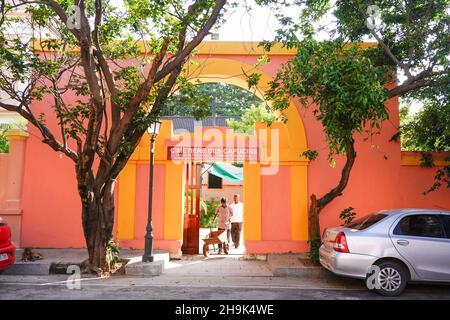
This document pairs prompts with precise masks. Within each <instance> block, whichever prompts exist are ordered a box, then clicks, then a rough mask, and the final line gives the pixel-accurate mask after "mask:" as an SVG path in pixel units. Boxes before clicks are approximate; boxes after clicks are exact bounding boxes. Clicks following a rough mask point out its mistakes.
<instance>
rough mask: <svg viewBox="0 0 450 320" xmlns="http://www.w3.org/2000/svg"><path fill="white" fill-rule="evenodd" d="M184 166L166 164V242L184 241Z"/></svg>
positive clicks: (171, 163)
mask: <svg viewBox="0 0 450 320" xmlns="http://www.w3.org/2000/svg"><path fill="white" fill-rule="evenodd" d="M184 168H185V165H184V164H175V163H173V162H172V161H167V162H166V170H165V174H166V177H165V180H166V181H165V190H164V240H182V239H183V203H184V171H185V170H184Z"/></svg>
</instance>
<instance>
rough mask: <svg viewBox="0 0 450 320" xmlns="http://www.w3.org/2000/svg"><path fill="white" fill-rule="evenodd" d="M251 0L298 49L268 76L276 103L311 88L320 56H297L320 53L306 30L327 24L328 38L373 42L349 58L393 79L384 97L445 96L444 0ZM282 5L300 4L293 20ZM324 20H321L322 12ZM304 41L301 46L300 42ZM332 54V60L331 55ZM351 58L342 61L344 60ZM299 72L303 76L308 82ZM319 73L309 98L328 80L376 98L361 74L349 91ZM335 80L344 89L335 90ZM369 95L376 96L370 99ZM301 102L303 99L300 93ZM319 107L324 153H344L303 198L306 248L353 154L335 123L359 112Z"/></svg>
mask: <svg viewBox="0 0 450 320" xmlns="http://www.w3.org/2000/svg"><path fill="white" fill-rule="evenodd" d="M258 2H259V3H260V4H263V5H270V6H272V7H273V8H274V9H275V10H278V11H277V13H276V15H277V17H278V18H279V21H280V25H281V27H280V29H279V30H277V36H276V38H275V40H276V41H281V42H282V43H283V44H284V45H285V46H287V47H289V48H298V50H299V54H298V55H297V56H296V57H295V58H294V59H293V61H294V62H291V63H289V64H287V66H284V67H283V69H282V72H281V73H282V75H284V76H281V78H280V77H278V80H280V79H281V80H282V81H281V83H278V84H275V88H273V89H272V92H271V93H270V98H272V99H276V100H279V101H281V102H280V103H279V106H280V107H281V108H282V107H283V105H285V104H286V101H284V99H287V97H286V95H285V94H286V93H288V96H294V97H295V96H298V97H299V98H302V97H306V96H308V95H310V94H311V93H313V94H314V91H313V92H311V89H314V87H315V85H314V83H315V81H317V79H322V78H321V77H320V74H319V75H316V74H315V71H316V70H317V69H318V68H319V69H320V68H322V67H321V61H318V60H317V59H316V58H314V57H313V59H312V62H313V63H311V64H309V65H308V64H307V63H305V61H309V59H310V57H311V56H314V55H316V54H318V55H321V51H322V50H323V49H321V48H320V47H321V46H319V47H317V46H316V47H314V46H313V49H311V46H310V44H308V39H311V38H314V37H315V36H316V34H317V33H318V32H320V31H323V30H326V29H327V30H328V32H329V35H330V40H334V41H337V42H344V43H349V42H362V41H365V40H368V39H369V40H371V41H373V40H374V41H376V42H377V43H378V45H377V46H372V47H368V48H367V49H366V50H364V51H363V52H361V53H358V58H357V60H360V61H362V60H361V59H363V57H365V58H367V59H368V60H369V62H368V63H367V64H365V63H364V65H365V67H367V66H369V65H370V66H371V67H370V69H371V70H367V71H368V72H371V73H372V75H375V74H378V78H379V80H378V81H380V83H396V84H397V85H396V86H394V85H391V86H386V87H385V90H384V97H385V99H389V98H393V97H408V98H420V99H427V100H436V99H437V97H441V96H448V93H449V83H450V68H449V61H448V59H449V57H450V32H449V31H450V30H449V28H450V23H449V21H450V18H449V11H448V4H449V2H448V0H436V1H434V0H425V1H424V0H417V1H416V0H412V1H400V0H391V1H385V0H375V1H374V0H370V1H366V0H351V1H347V0H336V1H330V0H317V1H311V0H292V1H289V0H258ZM286 6H295V7H296V8H299V9H300V14H299V17H298V21H297V20H296V19H293V18H292V17H290V16H286V15H285V14H283V12H282V11H281V10H280V9H281V8H285V7H286ZM374 6H375V7H374ZM285 11H286V10H285ZM327 14H331V15H334V17H335V18H336V24H335V26H333V24H331V25H325V23H324V22H323V19H322V18H323V17H325V16H326V15H327ZM321 19H322V20H321ZM326 22H327V23H328V24H329V19H327V21H326ZM272 44H273V42H270V41H265V42H263V43H262V45H263V46H264V48H265V49H266V50H270V48H271V46H272ZM305 44H306V48H305V47H304V46H305ZM326 46H327V45H325V47H326ZM311 50H312V52H313V54H308V56H307V57H306V58H303V59H304V61H302V60H301V59H300V61H299V58H298V56H300V57H302V56H305V53H304V52H303V51H307V52H308V51H311ZM330 54H331V56H333V55H334V53H332V52H330ZM343 54H344V55H347V54H350V56H352V54H353V53H351V52H343ZM329 58H330V56H327V55H325V56H324V60H327V59H329ZM334 59H336V61H338V60H339V59H337V58H336V57H335V58H334ZM344 61H345V59H344ZM334 62H335V61H333V62H332V63H334ZM316 63H317V64H316ZM351 63H352V62H351V61H349V64H350V65H351ZM297 64H298V65H303V66H304V69H301V68H298V67H296V65H297ZM325 67H326V66H324V69H323V71H331V70H332V69H333V67H332V66H329V68H330V69H329V70H328V69H327V68H325ZM287 70H290V71H291V73H290V74H289V72H287ZM342 70H344V69H342ZM348 71H349V74H348V75H347V76H349V77H352V76H357V74H358V73H355V71H356V70H355V69H352V68H350V69H349V70H348ZM381 74H384V79H382V77H383V76H381ZM300 75H301V76H300ZM342 75H344V73H342ZM372 75H367V74H366V73H363V72H359V76H363V77H365V76H367V79H366V80H368V81H369V82H371V81H374V84H375V82H376V80H375V78H372ZM398 75H400V76H398ZM302 78H303V79H302ZM371 78H372V79H371ZM305 79H308V80H309V81H310V83H309V82H307V80H305ZM323 80H324V81H326V82H323V83H322V84H323V87H322V88H319V87H318V88H317V89H316V90H317V91H316V94H318V96H319V97H320V99H317V98H314V95H313V96H312V99H313V101H318V102H320V103H323V102H322V101H320V100H321V99H331V100H330V101H333V95H331V96H329V93H328V91H327V89H328V88H329V86H330V82H334V81H335V84H334V85H335V86H336V88H335V90H336V91H335V92H334V93H339V94H340V93H342V92H348V93H349V97H351V99H353V98H357V99H358V97H359V99H362V100H361V101H364V100H363V99H368V100H371V103H374V104H373V105H372V107H373V108H375V109H378V108H377V107H376V106H377V105H378V103H379V100H378V98H379V95H378V94H379V92H378V93H375V92H374V91H373V88H367V87H366V88H367V89H368V91H367V92H368V93H370V94H372V95H373V96H370V95H369V94H367V95H366V97H364V94H361V92H360V91H359V90H360V89H361V88H364V87H365V85H364V81H363V82H362V83H358V82H356V83H355V87H354V88H353V89H354V90H355V91H354V92H353V93H352V92H351V91H347V90H348V89H349V87H348V86H347V84H348V83H342V82H341V79H336V77H335V73H334V72H329V73H326V78H323ZM343 88H345V89H344V90H343ZM342 90H343V91H342ZM283 91H284V92H283ZM331 92H332V91H331ZM322 95H323V96H322ZM374 97H378V98H376V99H373V98H374ZM303 99H305V98H303ZM372 99H373V100H372ZM339 100H340V98H339V96H337V98H335V99H334V101H333V102H334V103H338V102H339ZM302 102H303V104H304V102H305V100H303V101H302ZM369 105H370V103H369V104H368V106H369ZM351 106H352V109H353V107H356V110H361V105H360V104H356V105H355V104H351ZM321 108H322V106H319V109H318V111H317V113H316V118H317V119H318V120H319V121H321V122H322V124H323V125H324V130H325V135H326V137H327V141H328V143H329V147H330V156H331V159H332V157H333V154H337V153H341V154H345V155H346V159H347V160H346V164H345V166H344V169H343V171H342V175H341V179H340V182H339V184H338V186H337V187H335V188H333V189H332V190H331V191H330V192H328V193H327V194H326V195H324V196H323V197H321V198H320V199H316V198H315V196H314V195H313V196H312V198H311V205H310V217H309V224H310V243H311V246H312V251H313V250H315V248H314V246H315V245H317V244H318V239H320V234H319V225H318V212H319V211H320V208H323V206H324V205H326V204H327V203H329V202H330V201H332V200H333V199H334V198H335V197H336V196H337V195H339V194H341V193H342V192H343V190H344V189H345V186H346V184H347V181H348V176H349V174H350V171H351V167H352V165H353V162H352V161H354V156H352V154H355V153H354V149H353V148H352V145H353V143H349V142H351V141H352V140H349V137H350V134H351V131H347V133H346V134H345V135H344V136H343V135H342V133H343V132H345V131H346V130H344V131H342V130H341V129H343V128H349V127H347V125H348V124H352V123H353V125H355V124H356V123H357V122H355V121H354V120H358V116H360V114H358V111H356V112H357V117H355V118H354V117H353V116H350V117H345V116H344V115H343V114H341V116H337V117H335V118H332V119H333V121H328V120H327V117H328V116H329V115H332V114H333V112H331V113H330V114H325V115H322V110H321ZM352 109H351V110H348V112H349V113H348V114H349V115H351V114H352V112H353V111H352ZM373 116H375V117H373ZM319 117H320V118H319ZM385 117H386V116H385V115H383V113H379V114H373V115H372V116H371V115H368V116H367V118H365V117H364V116H363V117H359V120H361V123H362V124H363V125H364V123H365V122H371V123H372V124H375V126H376V125H377V123H379V122H380V121H382V120H383V119H384V118H385ZM333 122H334V123H333ZM350 127H352V126H350ZM354 128H355V129H356V132H358V131H359V128H358V127H357V126H355V127H354ZM336 129H338V130H336ZM352 159H353V160H352ZM315 205H317V208H318V209H319V211H318V210H317V208H316V209H315V208H314V207H315ZM316 213H317V214H316Z"/></svg>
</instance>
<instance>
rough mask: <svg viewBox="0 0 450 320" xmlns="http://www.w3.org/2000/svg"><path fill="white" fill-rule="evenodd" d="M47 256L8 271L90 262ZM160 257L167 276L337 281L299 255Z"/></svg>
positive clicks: (54, 253)
mask: <svg viewBox="0 0 450 320" xmlns="http://www.w3.org/2000/svg"><path fill="white" fill-rule="evenodd" d="M33 251H35V252H39V253H41V254H42V255H43V257H44V259H43V260H36V261H29V262H22V261H21V258H22V252H23V250H21V249H18V250H17V251H16V264H15V265H14V266H13V267H12V268H10V269H8V270H6V271H5V274H12V275H48V274H49V273H51V266H52V264H58V265H70V264H79V263H81V262H82V261H84V260H85V259H87V257H88V255H87V251H86V249H39V248H37V249H33ZM142 254H143V251H142V250H127V249H122V250H120V256H121V258H124V259H133V258H134V259H133V260H139V261H140V257H142ZM155 254H156V255H161V256H164V257H165V256H167V257H166V258H167V259H165V260H166V262H165V264H164V270H163V274H167V275H190V276H213V277H221V276H223V275H226V276H228V277H230V276H244V277H245V276H257V277H269V276H279V277H283V276H297V277H302V278H305V277H306V278H309V277H313V278H329V277H332V278H333V277H334V276H333V275H332V274H331V273H330V272H328V271H327V270H325V269H323V268H321V267H310V266H305V265H304V264H303V263H302V259H303V260H304V259H306V256H305V255H301V254H300V255H298V254H273V255H268V258H267V261H260V260H246V259H245V260H244V258H245V256H244V255H243V254H242V252H241V250H236V249H231V250H230V254H228V255H225V254H223V253H222V254H220V255H218V254H211V255H210V256H209V257H208V258H205V257H204V256H203V255H191V256H189V255H185V256H183V257H182V259H181V260H170V261H169V259H168V253H167V252H165V251H161V250H156V251H155ZM334 278H335V277H334Z"/></svg>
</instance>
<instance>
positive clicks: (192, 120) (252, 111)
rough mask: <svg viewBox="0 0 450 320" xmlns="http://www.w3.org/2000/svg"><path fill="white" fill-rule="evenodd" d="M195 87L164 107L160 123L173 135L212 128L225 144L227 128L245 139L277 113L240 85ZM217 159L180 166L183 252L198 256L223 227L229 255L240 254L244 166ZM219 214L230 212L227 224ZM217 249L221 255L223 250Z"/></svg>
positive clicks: (242, 224) (242, 248) (175, 96)
mask: <svg viewBox="0 0 450 320" xmlns="http://www.w3.org/2000/svg"><path fill="white" fill-rule="evenodd" d="M195 87H196V88H195V95H196V96H195V98H193V97H192V92H178V93H175V94H174V95H173V96H172V97H171V99H169V100H168V102H167V103H166V104H165V106H164V109H163V112H164V117H163V119H164V120H170V121H172V125H173V133H174V134H175V135H176V134H183V133H184V134H193V133H194V132H195V131H197V129H199V128H200V130H201V131H203V130H206V132H205V133H206V134H208V130H209V131H214V130H216V131H218V133H219V134H221V135H222V136H221V137H220V139H219V140H220V141H224V142H225V141H228V140H229V138H230V137H229V136H227V133H229V132H230V130H231V132H239V133H241V134H242V135H243V137H245V135H246V134H253V131H254V125H255V123H256V122H258V121H259V122H264V121H265V120H270V121H276V120H278V115H277V114H275V113H273V112H271V110H270V108H269V106H268V105H267V104H266V103H264V101H263V100H262V99H260V98H259V97H258V96H257V95H255V94H254V93H253V92H251V91H249V90H246V89H243V88H241V87H239V86H236V85H232V84H227V83H221V82H208V83H200V84H196V85H195ZM215 138H217V136H216V137H215ZM216 147H217V146H216ZM221 147H222V146H221ZM223 147H225V146H223ZM233 148H234V146H233ZM219 158H220V157H218V158H211V159H209V160H203V161H200V162H195V161H186V163H185V166H186V169H185V179H184V188H183V190H184V195H183V199H184V205H183V208H184V217H183V246H182V252H183V253H184V254H198V253H202V252H203V251H204V250H203V249H204V245H205V243H206V241H204V239H206V238H208V237H210V236H211V234H212V233H213V232H215V231H217V230H218V228H221V229H222V228H224V227H225V229H226V231H225V232H224V233H226V234H227V236H228V237H227V241H228V242H229V248H230V250H227V251H228V253H229V254H243V253H244V252H245V245H244V234H245V232H244V229H245V226H244V223H243V214H244V208H245V205H244V204H245V195H244V187H245V180H244V178H243V176H244V165H243V162H242V161H234V160H233V159H228V160H220V159H219ZM221 199H226V207H225V209H223V208H221ZM224 211H225V212H230V211H231V212H232V216H231V217H230V219H229V221H226V222H225V223H226V226H224V225H223V224H224V221H223V220H224V219H223V217H222V215H221V213H222V212H224ZM216 214H217V215H218V216H216ZM215 216H216V219H214V217H215ZM209 250H210V252H215V253H218V252H219V250H220V246H218V245H212V246H210V247H209ZM220 251H221V252H222V253H223V252H224V251H225V250H223V251H222V250H220Z"/></svg>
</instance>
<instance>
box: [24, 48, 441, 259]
mask: <svg viewBox="0 0 450 320" xmlns="http://www.w3.org/2000/svg"><path fill="white" fill-rule="evenodd" d="M206 57H207V56H200V57H199V58H206ZM208 57H211V58H214V56H213V55H210V56H208ZM218 57H220V58H229V59H234V60H238V61H241V62H243V63H246V64H249V65H253V64H254V63H255V62H256V58H257V56H250V57H244V58H243V57H239V56H235V55H232V56H224V55H221V56H218ZM288 58H289V57H287V56H274V57H272V62H271V63H270V64H268V65H264V66H262V68H261V69H262V71H264V72H266V73H268V74H269V75H271V76H274V74H275V72H276V70H277V69H278V68H279V67H280V64H281V63H283V62H285V61H287V59H288ZM51 103H52V102H51V101H43V102H36V101H35V102H33V104H32V108H33V110H34V112H35V113H36V114H39V113H40V112H46V113H48V106H49V105H50V104H51ZM297 106H298V109H299V113H300V115H301V118H302V120H303V123H304V126H305V129H306V135H307V140H308V145H309V148H310V149H312V150H318V151H319V157H318V158H317V159H316V160H315V161H312V162H311V163H310V165H309V167H308V193H309V195H310V194H311V193H315V194H316V195H318V196H321V195H323V194H324V193H326V192H327V191H328V190H330V188H332V187H334V186H335V185H336V184H337V182H338V179H339V174H340V170H341V168H342V165H343V161H342V159H338V163H337V166H336V168H331V167H330V166H329V164H328V161H327V146H326V143H325V141H324V136H323V133H322V128H321V126H320V124H319V123H318V122H317V121H316V120H315V119H314V118H313V116H312V114H311V111H310V110H308V111H307V110H305V109H304V108H302V107H301V106H299V105H297ZM387 106H388V108H389V111H390V120H389V121H386V122H384V123H383V127H382V131H381V134H379V135H375V136H373V137H372V138H371V139H369V140H367V141H364V137H357V139H356V140H357V144H356V151H357V160H356V163H355V167H354V170H353V172H352V174H351V177H350V182H349V184H348V187H347V188H346V190H345V191H344V194H343V196H341V197H339V198H338V199H336V200H335V201H334V202H333V203H331V204H330V205H329V206H328V207H326V208H325V209H324V211H323V212H322V214H321V226H322V227H327V226H331V225H336V224H338V223H340V221H339V219H338V213H339V212H340V211H342V210H343V209H344V208H347V207H348V206H353V207H354V208H355V209H356V211H357V212H358V213H359V214H360V215H364V214H367V213H369V212H372V211H375V210H380V209H387V208H395V207H426V208H443V209H450V197H449V194H448V191H447V190H445V189H443V190H439V191H437V192H434V193H431V194H429V195H427V196H423V195H422V194H421V192H422V191H423V190H425V189H426V188H427V187H428V186H429V185H430V184H431V182H432V179H433V175H434V172H435V171H434V170H435V169H422V168H419V167H404V166H401V159H400V156H401V154H400V147H399V144H398V143H395V142H389V138H390V137H391V136H392V135H393V134H394V133H395V132H396V128H397V127H398V122H399V120H398V103H397V100H396V99H392V100H390V101H389V102H388V103H387ZM46 122H47V124H48V125H49V127H51V128H52V129H53V131H54V132H59V129H58V126H57V121H56V119H55V118H54V117H52V116H51V113H50V114H49V116H48V117H47V120H46ZM57 136H58V134H57ZM385 158H386V159H385ZM157 167H158V166H157ZM137 172H138V178H137V182H136V183H137V185H136V187H137V196H136V197H137V202H136V218H135V231H136V237H135V238H136V239H142V237H143V233H144V230H145V221H146V212H147V185H148V182H147V181H148V169H147V168H146V166H141V165H138V169H137ZM155 175H156V176H155V179H156V182H155V215H154V221H155V223H154V227H155V237H156V238H157V239H158V238H159V239H160V238H161V237H162V230H163V227H164V226H163V198H164V186H163V185H164V178H163V177H164V169H163V168H159V167H158V169H157V170H156V173H155ZM289 175H290V172H289V169H288V168H281V170H280V172H279V173H278V175H275V176H263V177H262V192H263V197H264V199H270V200H268V201H267V203H265V204H264V205H263V209H262V210H263V218H262V228H263V230H262V234H263V240H265V239H267V240H268V241H279V242H278V243H279V245H281V246H283V248H285V249H289V250H291V249H292V250H294V251H295V250H299V248H300V247H301V248H304V249H305V248H306V246H304V245H303V246H300V245H299V244H295V243H294V242H292V241H291V242H290V241H288V240H286V239H289V238H288V235H290V210H289V199H290V197H291V196H295V195H291V194H290V193H289V192H288V185H287V184H285V183H286V181H289ZM24 177H25V178H24V185H23V194H22V209H23V220H22V237H21V238H22V246H33V247H62V248H65V247H84V240H83V233H82V228H81V213H80V200H79V198H78V193H77V188H76V180H75V169H74V165H73V163H72V161H71V160H70V159H68V158H67V157H65V156H64V155H61V154H58V153H55V152H54V151H52V150H51V149H50V148H49V147H48V146H46V145H44V144H42V142H41V136H40V134H39V132H38V131H37V130H36V129H35V128H33V127H30V137H29V138H28V141H27V144H26V152H25V167H24ZM274 186H277V187H274ZM157 243H158V242H157ZM124 245H126V243H124ZM128 245H129V246H141V245H142V240H139V241H137V242H133V241H131V242H129V243H128ZM252 245H253V247H254V248H255V251H258V252H263V251H264V249H265V248H266V243H265V242H264V241H262V242H259V243H253V244H252Z"/></svg>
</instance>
